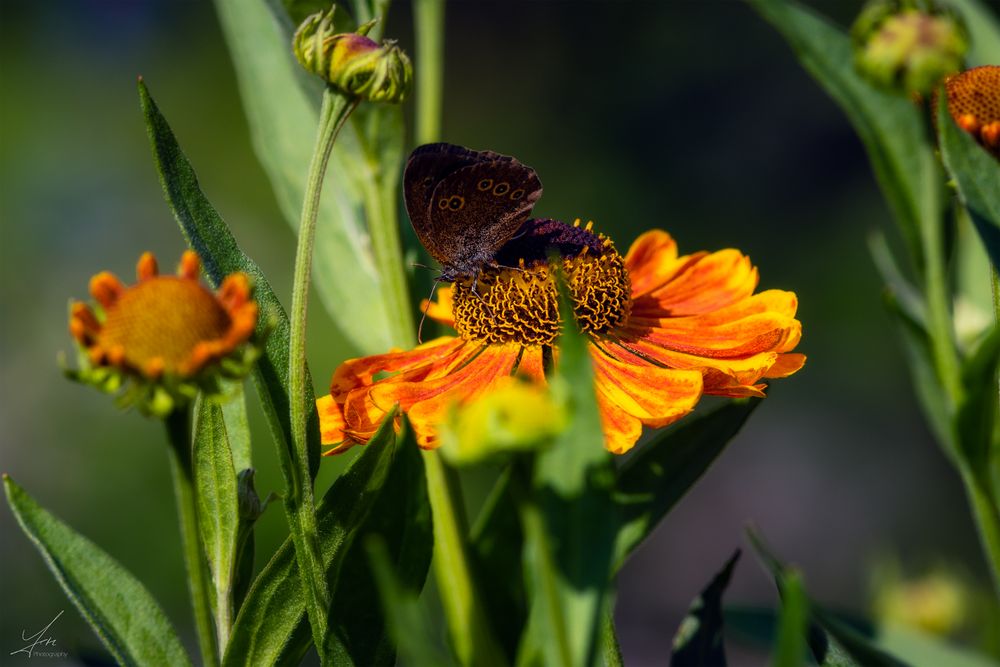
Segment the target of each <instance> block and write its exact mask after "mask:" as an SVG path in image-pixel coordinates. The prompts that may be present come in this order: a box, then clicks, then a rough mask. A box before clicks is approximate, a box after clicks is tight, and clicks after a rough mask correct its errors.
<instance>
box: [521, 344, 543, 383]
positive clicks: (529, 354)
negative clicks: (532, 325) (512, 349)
mask: <svg viewBox="0 0 1000 667" xmlns="http://www.w3.org/2000/svg"><path fill="white" fill-rule="evenodd" d="M517 372H518V374H519V375H523V376H524V377H526V378H528V379H530V380H532V381H533V382H537V383H538V384H545V383H546V380H545V361H544V357H543V356H542V346H541V345H529V346H528V347H525V348H524V351H523V352H522V353H521V360H520V361H519V362H518V364H517Z"/></svg>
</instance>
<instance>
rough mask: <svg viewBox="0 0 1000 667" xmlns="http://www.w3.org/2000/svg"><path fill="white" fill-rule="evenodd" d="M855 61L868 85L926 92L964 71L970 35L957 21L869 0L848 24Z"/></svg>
mask: <svg viewBox="0 0 1000 667" xmlns="http://www.w3.org/2000/svg"><path fill="white" fill-rule="evenodd" d="M851 38H852V40H853V42H854V65H855V68H856V69H857V71H858V73H859V74H861V75H862V76H864V77H865V78H866V79H868V80H869V81H870V82H871V83H872V84H874V85H876V86H879V87H881V88H885V89H890V90H896V91H898V92H902V93H906V94H909V95H921V96H922V95H927V94H929V93H930V92H931V91H933V90H934V88H935V86H937V85H938V84H939V83H940V82H941V80H942V79H944V78H945V77H946V76H948V75H949V74H953V73H955V72H957V71H959V70H961V69H962V65H963V59H964V56H965V52H966V51H967V50H968V46H969V43H968V37H967V35H966V32H965V29H964V27H963V26H962V24H961V23H960V22H959V21H958V19H957V18H956V17H955V16H954V15H952V14H950V13H944V12H938V11H921V10H918V9H915V8H912V7H907V6H906V3H902V4H901V3H900V2H899V1H893V0H876V1H875V2H872V3H870V4H869V5H868V6H867V7H866V8H865V9H864V11H862V12H861V15H860V16H859V17H858V19H857V20H856V21H855V23H854V26H853V27H852V28H851Z"/></svg>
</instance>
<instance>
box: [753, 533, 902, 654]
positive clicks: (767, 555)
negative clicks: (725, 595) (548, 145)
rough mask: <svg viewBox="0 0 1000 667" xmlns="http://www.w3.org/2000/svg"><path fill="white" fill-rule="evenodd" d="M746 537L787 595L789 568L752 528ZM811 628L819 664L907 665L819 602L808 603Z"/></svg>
mask: <svg viewBox="0 0 1000 667" xmlns="http://www.w3.org/2000/svg"><path fill="white" fill-rule="evenodd" d="M747 537H748V538H749V540H750V544H751V545H752V546H753V549H754V551H755V552H756V553H757V556H758V558H760V560H761V562H762V563H763V564H764V567H765V568H766V569H767V570H769V571H770V573H771V575H772V576H773V577H774V582H775V584H776V585H777V587H778V592H779V593H780V594H781V596H782V598H784V597H785V595H786V593H785V590H786V588H787V581H788V576H789V569H788V568H787V567H786V566H785V564H784V563H782V562H781V561H780V560H778V559H777V558H776V557H775V556H774V555H773V554H772V553H771V551H770V549H769V548H768V547H767V545H765V544H764V541H763V540H762V539H761V538H760V536H759V535H758V534H757V533H756V532H755V531H754V530H752V529H748V530H747ZM808 606H809V609H810V612H809V619H810V622H809V630H808V638H807V641H808V643H809V650H810V651H811V652H812V654H813V658H815V660H816V663H817V664H819V665H824V666H825V665H830V666H831V667H834V666H837V667H855V666H859V667H860V666H861V665H864V666H865V667H904V666H905V663H904V662H902V661H900V660H898V659H897V658H895V657H893V656H891V655H889V654H888V653H886V652H885V651H883V650H882V649H881V648H879V647H878V646H877V645H875V644H874V643H873V642H872V641H871V640H870V639H869V638H868V637H866V636H864V635H863V634H862V633H861V632H859V631H858V630H856V629H854V628H852V627H850V626H849V625H848V624H846V623H845V622H843V621H842V620H840V619H838V618H837V617H835V616H833V615H832V614H830V613H828V612H826V611H825V610H823V609H822V608H821V607H819V606H818V605H816V604H813V603H811V602H810V603H808Z"/></svg>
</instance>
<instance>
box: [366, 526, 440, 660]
mask: <svg viewBox="0 0 1000 667" xmlns="http://www.w3.org/2000/svg"><path fill="white" fill-rule="evenodd" d="M366 544H367V548H368V554H369V558H370V559H371V565H372V571H373V572H374V575H375V582H376V584H377V585H378V590H379V595H380V597H381V600H382V608H383V609H384V610H385V618H386V621H387V622H388V625H389V631H390V632H391V633H392V636H393V638H394V639H395V640H396V645H397V648H398V650H399V657H400V659H401V662H402V663H403V664H406V665H409V666H410V667H439V665H451V664H454V663H455V660H454V659H453V658H452V657H450V656H449V655H448V653H447V652H446V651H445V650H444V649H443V648H442V647H441V646H439V645H438V644H437V642H435V640H434V637H435V633H434V632H433V631H432V630H431V628H430V625H429V624H428V623H427V619H428V614H427V612H426V611H425V610H424V609H423V608H422V607H421V605H420V602H419V600H418V599H417V593H416V591H415V590H414V589H408V588H406V587H405V586H404V585H403V583H402V582H401V581H400V579H399V577H398V576H397V575H396V572H395V571H394V570H393V567H392V558H391V557H390V555H389V550H388V548H387V547H386V546H385V545H384V544H383V543H382V541H381V539H380V538H379V537H377V536H372V537H371V538H369V539H368V540H366Z"/></svg>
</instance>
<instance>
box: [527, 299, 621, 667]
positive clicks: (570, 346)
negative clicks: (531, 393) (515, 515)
mask: <svg viewBox="0 0 1000 667" xmlns="http://www.w3.org/2000/svg"><path fill="white" fill-rule="evenodd" d="M561 305H562V307H561V317H562V321H563V323H564V325H563V327H562V335H561V336H560V337H559V342H558V344H559V352H560V355H559V365H558V367H557V374H556V378H555V379H554V381H555V382H556V383H561V384H562V385H563V386H564V387H565V388H566V391H567V393H568V396H569V401H570V409H571V412H572V414H573V419H572V421H571V422H570V426H569V428H567V429H566V430H565V431H564V432H563V433H562V434H560V436H559V437H558V438H556V441H555V442H554V443H553V444H552V445H551V446H550V447H548V448H544V449H542V450H541V451H540V452H539V453H538V454H537V456H536V458H535V465H534V475H533V480H532V490H531V496H530V498H528V499H526V501H525V502H523V503H522V507H521V517H522V524H523V526H524V536H525V544H524V568H525V572H526V577H527V580H528V583H529V586H528V590H529V596H530V599H531V603H530V608H531V610H532V613H531V617H530V618H529V626H531V625H533V626H534V627H533V628H529V630H528V637H529V638H531V640H532V642H537V641H539V640H541V641H542V644H541V647H540V648H541V651H542V655H543V656H544V658H545V663H546V664H552V665H560V664H576V665H581V664H591V663H592V662H593V661H594V659H595V657H596V655H597V649H598V645H599V642H598V640H597V639H598V629H599V628H600V625H601V614H602V613H603V612H604V604H605V598H606V593H607V591H608V589H609V581H610V578H611V564H612V555H613V546H614V539H615V534H616V531H617V527H618V521H619V518H618V507H617V506H616V505H615V503H614V501H613V499H612V488H613V485H614V462H613V460H612V458H611V454H609V453H608V452H607V450H606V449H605V447H604V430H603V428H602V425H601V420H600V411H599V409H598V406H597V398H596V395H595V393H594V377H593V369H592V367H591V360H590V351H589V349H588V348H589V345H590V342H589V339H588V338H587V337H586V336H585V335H584V334H583V333H581V332H580V331H578V330H577V328H576V325H575V316H574V314H573V311H572V306H571V305H569V300H568V299H567V298H566V295H565V294H563V298H562V299H561ZM566 323H569V324H568V325H567V324H566ZM538 648H539V647H538V646H537V645H534V646H533V645H532V644H531V643H528V644H526V645H524V646H523V647H522V652H521V656H522V658H521V659H522V660H529V659H532V658H531V656H533V655H535V652H536V650H537V649H538Z"/></svg>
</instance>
